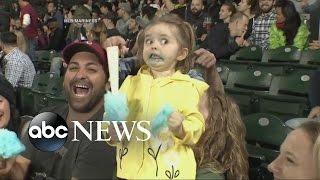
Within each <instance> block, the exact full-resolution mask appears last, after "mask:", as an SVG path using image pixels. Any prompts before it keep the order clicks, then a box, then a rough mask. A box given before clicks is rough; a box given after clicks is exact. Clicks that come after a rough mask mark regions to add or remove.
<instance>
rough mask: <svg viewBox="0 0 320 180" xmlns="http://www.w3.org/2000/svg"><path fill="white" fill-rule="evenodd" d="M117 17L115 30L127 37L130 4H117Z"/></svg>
mask: <svg viewBox="0 0 320 180" xmlns="http://www.w3.org/2000/svg"><path fill="white" fill-rule="evenodd" d="M118 8H119V9H118V11H117V13H118V17H119V18H120V19H119V20H118V21H117V24H116V28H117V29H118V31H119V32H120V34H121V35H123V36H125V37H126V36H128V32H129V29H128V26H129V19H130V13H131V6H130V3H127V2H126V3H119V5H118Z"/></svg>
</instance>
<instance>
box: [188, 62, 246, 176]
mask: <svg viewBox="0 0 320 180" xmlns="http://www.w3.org/2000/svg"><path fill="white" fill-rule="evenodd" d="M205 74H206V77H205V79H206V81H207V83H208V84H210V87H209V89H208V92H207V93H208V94H207V95H208V98H207V99H208V107H209V109H208V111H209V113H208V117H206V118H205V119H206V121H205V132H204V133H203V134H202V136H201V138H200V140H199V141H198V143H197V144H196V146H195V147H194V153H195V157H196V161H197V165H198V168H208V169H209V170H210V171H212V172H217V171H218V172H220V173H225V174H226V175H227V178H228V179H248V169H249V165H248V153H247V151H246V148H245V135H246V129H245V126H244V124H243V122H242V120H241V116H240V111H239V107H238V105H237V104H236V103H235V102H234V101H233V100H232V99H231V98H230V97H229V96H227V95H226V94H225V92H224V89H223V84H222V81H221V79H220V77H219V74H218V73H217V71H216V68H215V67H212V68H211V69H208V70H207V72H206V73H205Z"/></svg>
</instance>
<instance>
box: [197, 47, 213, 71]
mask: <svg viewBox="0 0 320 180" xmlns="http://www.w3.org/2000/svg"><path fill="white" fill-rule="evenodd" d="M193 53H194V54H195V55H196V60H195V62H196V63H198V64H200V65H202V66H203V67H206V68H210V67H211V66H213V65H214V64H216V61H217V59H216V57H215V56H214V54H212V53H211V52H210V51H208V50H205V49H203V48H200V49H198V50H196V51H194V52H193Z"/></svg>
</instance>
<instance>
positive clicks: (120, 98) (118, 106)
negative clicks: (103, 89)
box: [104, 91, 129, 121]
mask: <svg viewBox="0 0 320 180" xmlns="http://www.w3.org/2000/svg"><path fill="white" fill-rule="evenodd" d="M104 109H105V115H106V120H107V121H125V120H126V119H127V117H128V115H129V108H128V102H127V97H126V95H125V94H123V93H120V92H118V93H111V92H110V91H108V92H107V94H105V95H104Z"/></svg>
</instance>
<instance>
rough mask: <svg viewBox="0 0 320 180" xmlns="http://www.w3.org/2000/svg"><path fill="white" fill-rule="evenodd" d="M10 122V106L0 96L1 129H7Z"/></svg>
mask: <svg viewBox="0 0 320 180" xmlns="http://www.w3.org/2000/svg"><path fill="white" fill-rule="evenodd" d="M9 120H10V104H9V102H8V101H7V99H6V98H4V97H3V96H1V95H0V128H5V127H7V125H8V123H9Z"/></svg>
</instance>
